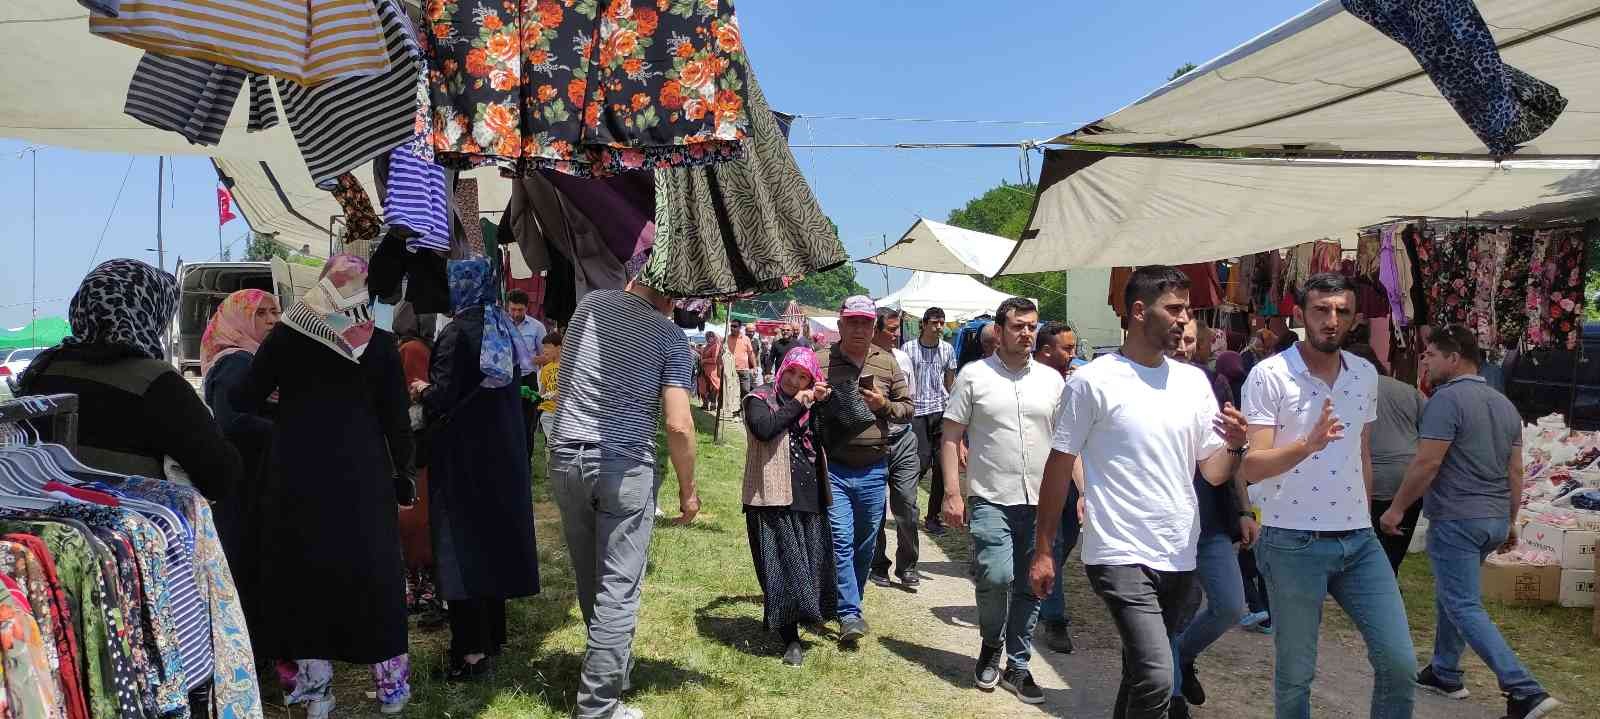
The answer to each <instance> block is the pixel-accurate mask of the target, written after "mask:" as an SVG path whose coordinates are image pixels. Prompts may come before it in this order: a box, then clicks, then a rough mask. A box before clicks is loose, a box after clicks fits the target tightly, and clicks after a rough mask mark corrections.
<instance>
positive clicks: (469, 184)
mask: <svg viewBox="0 0 1600 719" xmlns="http://www.w3.org/2000/svg"><path fill="white" fill-rule="evenodd" d="M453 195H454V197H455V202H456V204H455V208H454V209H455V220H454V227H455V230H454V232H453V233H452V235H451V240H452V244H455V245H459V246H460V247H461V248H462V251H461V252H460V253H458V254H452V255H451V256H452V257H459V258H460V259H465V258H468V257H483V256H485V254H486V253H485V252H484V249H483V225H481V224H479V223H478V219H479V218H478V181H477V180H474V179H472V178H470V177H463V178H461V179H459V180H456V186H455V192H454V193H453Z"/></svg>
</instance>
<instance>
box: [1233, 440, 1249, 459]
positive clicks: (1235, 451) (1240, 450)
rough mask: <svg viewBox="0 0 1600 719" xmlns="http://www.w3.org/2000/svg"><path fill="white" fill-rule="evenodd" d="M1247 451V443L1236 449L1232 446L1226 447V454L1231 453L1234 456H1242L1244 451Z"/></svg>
mask: <svg viewBox="0 0 1600 719" xmlns="http://www.w3.org/2000/svg"><path fill="white" fill-rule="evenodd" d="M1249 451H1250V445H1249V444H1248V443H1247V444H1245V445H1244V446H1242V447H1240V448H1238V449H1234V448H1232V447H1229V448H1228V454H1231V455H1233V456H1235V457H1243V456H1244V454H1245V453H1246V452H1249Z"/></svg>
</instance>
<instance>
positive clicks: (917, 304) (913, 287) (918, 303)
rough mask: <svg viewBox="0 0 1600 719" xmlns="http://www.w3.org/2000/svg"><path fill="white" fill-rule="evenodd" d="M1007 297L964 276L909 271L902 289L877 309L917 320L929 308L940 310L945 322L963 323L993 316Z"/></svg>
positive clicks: (884, 299)
mask: <svg viewBox="0 0 1600 719" xmlns="http://www.w3.org/2000/svg"><path fill="white" fill-rule="evenodd" d="M1010 297H1011V295H1008V294H1006V293H1004V292H1001V291H999V290H996V289H993V288H991V287H989V286H988V285H985V284H983V283H982V282H979V281H977V280H975V279H972V277H970V276H968V275H952V274H941V273H937V272H920V271H919V272H913V273H911V279H909V280H906V283H905V285H904V286H902V287H901V288H900V289H899V290H897V291H895V292H894V293H893V294H890V295H888V296H886V297H884V298H883V299H880V300H878V306H879V307H892V308H895V309H898V310H900V311H901V312H905V313H907V314H910V315H913V316H915V317H921V316H922V313H923V312H925V311H927V310H928V308H929V307H938V308H940V309H943V310H944V318H945V320H946V321H949V322H965V321H967V320H969V319H972V318H973V317H977V316H978V315H982V314H993V313H994V311H995V310H997V309H999V308H1000V303H1001V302H1004V301H1006V300H1007V299H1009V298H1010Z"/></svg>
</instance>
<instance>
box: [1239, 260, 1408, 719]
mask: <svg viewBox="0 0 1600 719" xmlns="http://www.w3.org/2000/svg"><path fill="white" fill-rule="evenodd" d="M1298 299H1299V305H1300V306H1299V309H1297V310H1295V313H1296V315H1297V316H1299V317H1300V319H1301V320H1302V322H1304V324H1305V333H1306V334H1305V336H1306V339H1304V340H1302V341H1300V342H1298V343H1296V344H1295V345H1294V346H1293V347H1290V348H1289V349H1287V350H1284V351H1283V352H1280V353H1278V354H1276V355H1273V356H1272V357H1270V358H1268V359H1265V360H1262V361H1261V362H1260V363H1258V364H1257V365H1256V366H1255V369H1253V370H1252V371H1251V373H1250V378H1249V379H1248V380H1246V381H1245V386H1244V411H1245V417H1246V418H1247V419H1248V420H1249V422H1250V451H1249V453H1248V454H1247V455H1246V456H1245V459H1244V463H1243V464H1242V465H1241V466H1240V467H1239V474H1240V476H1242V477H1244V478H1245V480H1246V481H1248V482H1250V483H1252V484H1255V483H1260V484H1261V486H1262V487H1263V491H1262V493H1261V494H1262V502H1261V525H1262V530H1261V538H1260V539H1258V540H1257V541H1256V547H1255V554H1256V563H1257V564H1258V566H1259V567H1260V569H1261V574H1262V576H1264V577H1266V580H1267V594H1268V596H1269V597H1270V599H1271V605H1272V622H1273V629H1274V634H1273V639H1274V642H1275V644H1276V649H1277V661H1276V664H1275V670H1274V688H1275V694H1276V697H1275V700H1276V701H1275V704H1276V706H1277V719H1309V717H1310V716H1311V682H1312V680H1313V679H1315V677H1316V673H1317V637H1318V634H1319V633H1320V631H1321V627H1322V605H1323V601H1324V600H1325V599H1326V598H1327V597H1328V596H1329V595H1332V596H1333V598H1334V600H1335V601H1337V602H1338V603H1339V606H1341V607H1343V608H1344V611H1345V613H1346V614H1348V615H1350V619H1351V620H1352V621H1353V622H1354V623H1355V625H1356V628H1358V629H1360V630H1361V634H1362V636H1363V637H1364V638H1365V639H1366V642H1367V657H1368V660H1369V661H1370V662H1371V663H1372V670H1373V674H1374V686H1373V691H1372V717H1373V719H1389V718H1398V719H1404V718H1407V717H1410V716H1411V713H1412V705H1413V702H1414V700H1415V698H1414V694H1415V691H1414V690H1415V684H1414V683H1413V680H1414V679H1415V677H1416V655H1415V654H1414V653H1413V648H1412V644H1411V629H1410V626H1409V625H1408V624H1407V622H1406V608H1405V604H1404V603H1402V602H1401V600H1400V587H1399V585H1398V584H1397V583H1396V582H1395V577H1394V572H1393V571H1392V570H1391V569H1390V567H1389V559H1388V556H1387V555H1386V554H1385V553H1384V551H1383V545H1382V544H1381V543H1379V542H1378V537H1377V535H1376V534H1375V533H1374V532H1373V530H1372V518H1371V513H1370V512H1369V511H1368V503H1369V501H1370V495H1371V493H1372V455H1371V449H1370V448H1371V427H1372V423H1373V422H1376V421H1377V419H1378V371H1377V369H1376V368H1374V367H1373V366H1372V365H1371V364H1370V363H1368V362H1367V361H1366V360H1363V359H1361V358H1360V357H1357V356H1355V355H1353V354H1350V353H1349V352H1343V351H1341V350H1340V349H1339V348H1340V347H1341V346H1342V345H1343V344H1344V339H1345V336H1346V335H1348V334H1349V333H1350V329H1351V327H1353V326H1354V325H1355V307H1356V304H1355V303H1356V295H1355V288H1354V286H1353V285H1352V284H1351V283H1350V281H1349V280H1347V279H1345V277H1344V276H1343V275H1338V274H1333V273H1325V274H1319V275H1313V276H1312V277H1311V278H1310V279H1307V280H1306V281H1305V283H1304V284H1303V285H1302V286H1301V289H1300V296H1299V298H1298Z"/></svg>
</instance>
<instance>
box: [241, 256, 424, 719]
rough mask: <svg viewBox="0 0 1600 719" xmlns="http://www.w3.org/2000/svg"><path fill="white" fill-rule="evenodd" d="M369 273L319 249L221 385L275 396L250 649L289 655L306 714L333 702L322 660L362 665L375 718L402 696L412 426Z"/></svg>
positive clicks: (255, 405)
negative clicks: (403, 519)
mask: <svg viewBox="0 0 1600 719" xmlns="http://www.w3.org/2000/svg"><path fill="white" fill-rule="evenodd" d="M366 282H367V263H366V261H365V260H362V259H361V258H359V257H354V256H351V255H335V256H334V257H331V258H329V260H328V262H327V265H326V266H325V267H324V268H323V274H322V278H321V279H320V280H319V281H318V282H317V284H316V286H314V287H312V288H311V290H310V291H308V292H306V294H305V296H304V297H303V298H301V299H300V300H299V301H298V302H296V303H295V304H294V306H293V307H290V308H289V311H287V312H285V313H284V314H283V320H282V321H281V322H280V323H279V324H278V326H277V327H275V328H273V330H272V331H271V332H270V333H268V334H267V338H266V340H265V341H263V342H262V343H261V347H260V348H259V349H258V350H257V351H256V356H255V360H254V361H253V362H252V363H251V365H250V371H249V373H248V374H246V375H245V377H244V380H243V381H242V382H241V383H240V384H239V386H238V387H235V388H234V390H233V392H232V393H231V394H230V398H231V399H232V401H233V404H234V408H235V409H237V410H238V411H240V412H255V413H259V412H260V411H261V409H262V407H263V406H264V405H265V403H266V400H267V397H268V396H269V395H271V394H272V393H273V392H274V391H276V392H277V393H278V418H277V422H276V423H275V424H274V427H273V437H272V456H273V470H272V473H273V475H274V476H275V477H276V480H275V481H274V483H273V485H272V487H271V488H270V490H271V491H270V492H269V493H268V494H267V495H266V496H264V497H263V498H262V499H263V507H262V511H261V533H262V536H263V537H265V538H266V541H267V542H269V543H270V544H269V547H270V551H265V552H263V553H262V557H261V571H260V582H261V585H260V586H261V591H260V593H261V595H262V596H261V598H260V601H259V602H258V604H259V605H260V607H261V622H260V624H261V625H262V627H263V628H262V630H261V634H260V636H259V637H256V654H257V655H258V656H263V657H275V658H281V659H294V660H298V661H297V662H296V664H297V669H298V672H297V674H296V676H295V681H294V689H293V691H291V692H290V693H289V696H288V698H287V700H286V701H287V702H288V703H291V704H298V703H304V704H306V705H307V712H306V714H307V716H308V717H311V719H324V718H325V717H328V716H330V715H331V713H332V711H333V707H334V696H333V693H332V691H331V689H330V683H331V681H332V678H333V666H332V664H330V660H338V661H345V662H352V663H360V664H372V665H373V673H374V676H375V678H376V680H377V684H378V698H379V700H380V701H381V702H382V703H383V711H384V713H386V714H390V713H395V712H398V711H400V709H401V708H403V707H404V706H405V703H406V701H407V700H408V699H409V698H410V696H411V686H410V681H409V679H410V661H409V659H408V657H407V656H406V641H407V636H406V599H405V573H404V565H403V564H402V559H401V555H400V531H399V526H398V522H397V520H396V518H395V506H396V505H397V504H398V505H400V506H402V507H404V506H409V505H410V504H412V503H413V502H414V501H415V499H416V497H415V488H414V486H413V479H412V470H411V446H412V444H411V426H410V422H409V419H408V417H407V413H406V406H407V402H406V387H405V378H404V376H403V374H402V369H401V365H400V354H399V351H398V350H397V349H396V348H395V343H394V339H393V336H392V335H390V334H388V333H387V332H381V331H375V330H374V327H373V320H372V312H371V309H370V307H369V306H368V298H367V289H366Z"/></svg>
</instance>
